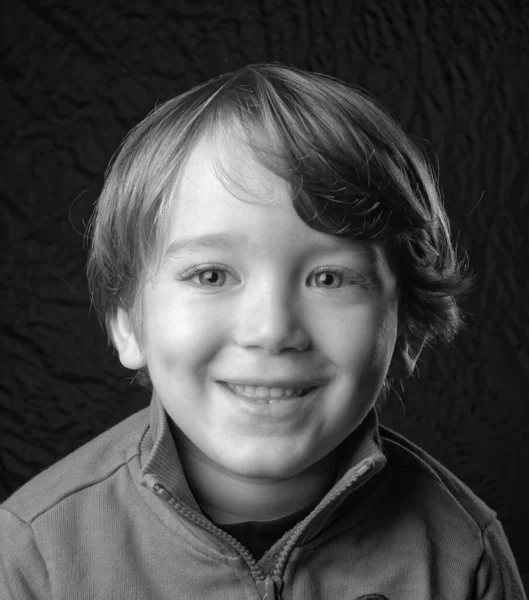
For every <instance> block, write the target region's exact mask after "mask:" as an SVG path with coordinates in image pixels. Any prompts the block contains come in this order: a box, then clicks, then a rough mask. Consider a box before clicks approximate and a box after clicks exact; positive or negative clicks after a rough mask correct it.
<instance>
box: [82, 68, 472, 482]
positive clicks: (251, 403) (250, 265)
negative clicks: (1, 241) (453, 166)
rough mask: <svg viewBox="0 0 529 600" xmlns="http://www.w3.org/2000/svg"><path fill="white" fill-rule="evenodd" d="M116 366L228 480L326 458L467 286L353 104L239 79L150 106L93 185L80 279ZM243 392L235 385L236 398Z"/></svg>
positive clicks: (260, 75) (406, 158)
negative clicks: (84, 278) (136, 377)
mask: <svg viewBox="0 0 529 600" xmlns="http://www.w3.org/2000/svg"><path fill="white" fill-rule="evenodd" d="M88 275H89V282H90V285H91V289H92V295H93V302H94V305H95V306H96V308H97V309H98V311H99V312H100V314H101V315H104V318H105V320H106V324H107V327H108V330H109V333H110V335H111V337H112V340H113V342H114V344H115V345H116V347H117V349H118V351H119V354H120V359H121V361H122V363H123V364H124V365H125V366H127V367H129V368H131V369H136V370H139V372H140V373H141V376H142V378H143V381H148V380H150V382H152V386H153V389H154V392H155V393H156V394H157V395H158V397H159V398H160V400H161V401H162V403H163V405H164V407H165V409H166V410H167V412H168V414H169V415H170V416H171V417H172V419H173V421H174V422H175V424H176V425H177V427H178V428H179V430H180V431H181V432H182V434H183V438H184V439H185V440H187V441H189V442H190V443H191V444H193V445H194V446H195V447H197V448H198V449H199V450H200V451H201V452H202V453H204V454H205V455H206V456H207V457H208V458H209V459H212V460H213V461H214V462H216V463H217V464H219V465H221V466H223V467H224V468H227V469H229V470H232V471H233V472H237V473H239V474H246V475H253V476H275V477H288V476H289V475H292V474H295V473H296V472H299V471H301V470H303V469H305V468H307V467H308V466H309V465H310V464H313V463H314V462H315V461H318V460H319V459H320V458H322V457H324V456H326V455H327V454H329V453H330V452H331V451H332V450H333V449H334V448H336V447H337V445H339V444H340V443H341V441H343V440H344V439H345V438H346V437H347V436H348V435H349V434H350V433H351V432H352V431H353V430H354V429H355V428H356V427H357V426H358V425H359V424H360V422H361V421H362V419H363V418H364V417H365V415H366V413H367V412H368V410H369V409H370V408H371V407H372V406H373V404H374V403H375V401H376V400H377V398H378V397H379V396H380V394H381V392H382V391H383V390H384V389H385V388H386V387H387V386H388V382H389V381H391V379H392V378H404V377H406V376H408V375H410V374H411V372H412V371H413V368H414V366H415V361H416V359H417V357H418V355H419V353H420V349H421V348H422V346H423V344H424V343H428V342H430V341H431V340H433V339H435V338H438V339H441V340H444V341H449V340H450V339H452V337H453V336H454V334H455V332H456V331H457V329H458V327H459V326H460V321H461V317H460V312H459V309H458V307H457V304H456V300H455V299H456V297H457V296H458V295H459V294H461V293H462V292H464V291H465V290H466V289H467V287H468V284H467V281H468V280H466V279H464V278H463V277H462V276H461V274H460V265H459V263H458V261H457V258H456V256H455V252H454V249H453V247H452V245H451V242H450V235H449V226H448V220H447V218H446V215H445V213H444V209H443V208H442V204H441V201H440V198H439V193H438V191H437V188H436V184H435V180H434V178H433V176H432V173H431V171H430V169H429V168H428V166H427V164H426V162H425V161H424V159H423V158H422V156H421V154H420V153H419V151H418V150H417V149H416V148H415V146H414V145H413V144H412V143H411V142H410V141H409V139H408V138H407V137H406V136H405V135H404V134H403V132H402V131H401V130H400V128H399V127H398V126H397V125H396V124H395V123H394V122H393V121H392V120H391V118H390V117H388V116H387V114H386V113H385V112H384V111H383V110H382V109H380V108H379V107H378V106H377V105H376V104H375V103H374V102H373V100H371V99H370V98H369V97H368V96H367V95H366V94H365V93H363V92H361V91H359V90H357V89H354V88H351V87H348V86H346V85H345V84H343V83H341V82H338V81H336V80H334V79H331V78H329V77H325V76H321V75H314V74H309V73H303V72H300V71H297V70H295V69H291V68H286V67H283V66H278V65H253V66H249V67H246V68H244V69H241V70H240V71H237V72H235V73H233V74H228V75H225V76H222V77H220V78H218V79H216V80H212V81H210V82H207V83H205V84H203V85H201V86H199V87H197V88H194V89H193V90H191V91H189V92H187V93H185V94H182V95H181V96H178V97H177V98H175V99H173V100H170V101H169V102H167V103H165V104H164V105H162V106H161V107H159V108H158V109H156V110H155V111H154V112H153V113H151V114H150V115H149V116H148V117H147V118H146V119H145V120H144V121H143V122H142V123H140V124H139V125H138V126H137V127H136V128H135V129H134V130H133V131H132V132H131V133H130V134H129V136H128V137H127V139H126V140H125V142H124V144H123V146H122V148H121V151H120V152H119V154H118V155H117V156H116V158H115V159H114V161H113V164H112V166H111V168H110V169H109V171H108V173H107V179H106V183H105V187H104V190H103V193H102V195H101V198H100V200H99V204H98V207H97V210H96V213H95V219H94V229H93V241H92V252H91V256H90V261H89V265H88ZM244 386H246V387H244Z"/></svg>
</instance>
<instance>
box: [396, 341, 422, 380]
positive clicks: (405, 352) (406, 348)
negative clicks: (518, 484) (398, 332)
mask: <svg viewBox="0 0 529 600" xmlns="http://www.w3.org/2000/svg"><path fill="white" fill-rule="evenodd" d="M425 343H426V337H424V338H414V339H412V340H410V339H408V338H407V336H404V335H402V336H399V337H398V338H397V342H396V344H395V349H394V350H393V357H392V359H391V364H390V366H389V371H388V375H389V377H391V378H394V379H407V378H408V377H411V375H412V373H413V371H414V370H415V365H416V364H417V360H418V359H419V356H420V354H421V352H422V349H423V347H424V344H425Z"/></svg>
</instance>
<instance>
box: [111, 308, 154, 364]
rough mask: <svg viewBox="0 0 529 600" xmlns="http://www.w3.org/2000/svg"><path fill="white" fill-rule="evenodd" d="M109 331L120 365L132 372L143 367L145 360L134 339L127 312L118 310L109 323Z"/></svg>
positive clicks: (121, 309)
mask: <svg viewBox="0 0 529 600" xmlns="http://www.w3.org/2000/svg"><path fill="white" fill-rule="evenodd" d="M110 329H111V331H112V339H113V340H114V344H115V345H116V348H117V350H118V353H119V360H120V361H121V364H122V365H123V366H124V367H126V368H127V369H133V370H137V369H140V368H141V367H143V366H145V364H146V360H145V357H144V356H143V352H142V350H141V348H140V344H139V343H138V340H137V339H136V335H135V333H134V329H133V327H132V320H131V317H130V314H129V312H128V311H126V310H125V309H123V308H118V309H117V311H116V314H115V315H114V316H113V317H112V319H111V321H110Z"/></svg>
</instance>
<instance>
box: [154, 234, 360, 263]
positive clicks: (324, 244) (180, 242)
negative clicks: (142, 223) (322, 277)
mask: <svg viewBox="0 0 529 600" xmlns="http://www.w3.org/2000/svg"><path fill="white" fill-rule="evenodd" d="M250 244H251V241H250V238H249V237H247V236H243V235H237V234H234V233H209V234H205V235H196V236H185V237H179V238H177V239H175V240H173V241H172V242H171V243H170V244H169V246H168V247H167V250H166V251H165V253H164V258H174V257H176V256H177V255H179V254H180V253H182V252H184V251H185V252H198V251H200V250H203V249H206V250H207V249H210V250H211V249H213V250H230V249H231V248H233V247H234V246H237V245H239V246H241V245H250ZM311 248H312V251H313V252H314V253H316V252H327V253H331V252H344V251H347V250H357V251H360V252H362V253H364V252H365V253H367V254H370V252H369V250H367V251H366V249H365V247H363V246H362V242H361V241H360V240H345V239H340V238H333V239H332V240H322V241H319V242H316V243H314V244H312V246H311Z"/></svg>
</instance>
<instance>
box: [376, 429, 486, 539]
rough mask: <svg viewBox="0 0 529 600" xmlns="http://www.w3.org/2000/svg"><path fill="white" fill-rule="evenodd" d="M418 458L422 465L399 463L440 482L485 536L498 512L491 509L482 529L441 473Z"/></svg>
mask: <svg viewBox="0 0 529 600" xmlns="http://www.w3.org/2000/svg"><path fill="white" fill-rule="evenodd" d="M390 443H391V444H394V445H395V446H397V447H398V448H399V449H400V450H404V451H405V452H407V451H408V450H407V448H406V447H405V446H402V445H401V444H399V443H398V442H395V441H393V440H391V441H390ZM416 458H417V460H419V461H420V466H417V465H410V464H405V465H403V464H399V469H409V470H413V471H417V472H419V473H421V474H422V475H423V476H425V477H428V479H429V480H431V481H434V482H435V483H437V484H439V485H440V487H441V488H442V490H443V491H445V492H446V493H447V494H448V495H449V496H450V498H451V499H452V500H453V501H454V502H455V503H456V504H457V506H458V507H459V508H460V509H461V511H462V512H463V513H464V514H465V516H466V517H467V519H468V521H469V522H470V523H471V524H472V525H473V526H474V527H475V528H476V529H477V531H479V532H480V535H481V536H483V534H484V532H485V531H486V529H488V527H490V525H491V523H492V522H493V521H494V519H495V518H496V517H497V516H496V514H494V512H493V511H492V509H490V510H491V512H492V514H491V515H490V521H488V523H487V525H486V526H485V527H484V528H483V529H482V528H481V527H480V524H479V523H478V521H476V519H475V518H474V517H473V516H472V514H471V513H470V512H469V511H468V510H467V509H466V508H465V506H464V505H463V504H462V503H461V501H460V500H459V498H457V496H456V495H455V494H454V493H453V492H452V490H450V488H449V487H448V486H447V485H446V483H445V482H444V481H443V479H442V478H441V477H440V476H439V474H438V473H436V471H435V469H434V468H433V467H431V466H430V465H429V464H428V463H427V462H426V461H424V460H423V458H422V457H420V456H416ZM389 461H390V459H389V458H388V462H389ZM421 467H424V468H421ZM484 516H488V515H486V514H484Z"/></svg>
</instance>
